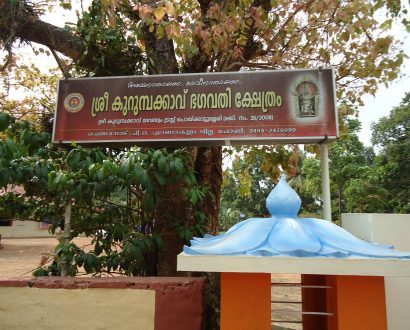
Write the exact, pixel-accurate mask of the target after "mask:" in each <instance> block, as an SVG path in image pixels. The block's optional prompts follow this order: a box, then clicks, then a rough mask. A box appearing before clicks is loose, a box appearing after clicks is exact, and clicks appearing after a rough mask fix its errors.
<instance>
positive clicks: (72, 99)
mask: <svg viewBox="0 0 410 330" xmlns="http://www.w3.org/2000/svg"><path fill="white" fill-rule="evenodd" d="M83 106H84V97H83V96H82V95H81V94H80V93H71V94H68V95H67V97H66V98H65V100H64V108H65V109H66V110H67V111H68V112H72V113H75V112H78V111H80V110H81V109H82V108H83Z"/></svg>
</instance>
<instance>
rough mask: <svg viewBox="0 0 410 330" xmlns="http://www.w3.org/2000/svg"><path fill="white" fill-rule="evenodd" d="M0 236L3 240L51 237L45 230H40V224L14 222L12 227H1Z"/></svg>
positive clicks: (34, 222)
mask: <svg viewBox="0 0 410 330" xmlns="http://www.w3.org/2000/svg"><path fill="white" fill-rule="evenodd" d="M0 235H1V236H2V237H3V238H11V237H13V238H22V237H53V236H55V235H52V234H50V233H49V232H48V230H47V229H40V222H36V221H28V220H27V221H19V220H14V221H13V225H12V226H8V227H6V226H4V227H3V226H1V227H0Z"/></svg>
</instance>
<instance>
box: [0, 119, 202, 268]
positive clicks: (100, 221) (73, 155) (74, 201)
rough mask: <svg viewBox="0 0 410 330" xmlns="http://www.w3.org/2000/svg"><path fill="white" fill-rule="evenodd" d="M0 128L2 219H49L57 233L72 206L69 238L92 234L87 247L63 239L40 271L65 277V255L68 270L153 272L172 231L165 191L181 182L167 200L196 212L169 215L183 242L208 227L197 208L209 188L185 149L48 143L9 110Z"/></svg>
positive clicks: (46, 137) (46, 139) (48, 141)
mask: <svg viewBox="0 0 410 330" xmlns="http://www.w3.org/2000/svg"><path fill="white" fill-rule="evenodd" d="M0 131H1V132H2V139H1V141H0V187H1V188H3V189H4V190H5V191H6V192H5V193H4V194H3V195H1V196H0V205H1V206H2V207H1V208H0V212H1V213H0V217H2V218H17V219H18V218H21V219H33V220H37V221H45V220H47V221H48V222H50V223H51V230H52V231H55V230H57V229H59V228H64V212H65V207H66V205H67V203H70V204H71V205H72V219H71V236H72V237H75V236H77V235H80V234H85V235H87V236H90V237H92V238H93V240H92V247H91V248H90V247H89V248H88V250H87V252H85V251H84V250H82V249H81V248H80V247H77V246H75V245H74V243H70V244H69V245H65V244H63V242H62V243H61V244H60V245H58V246H57V247H56V249H55V251H54V254H53V256H51V257H52V259H53V260H52V264H51V265H48V264H45V265H44V267H42V268H40V269H38V270H37V271H36V272H35V274H36V275H40V274H41V275H45V274H54V275H57V274H60V272H61V267H62V264H61V263H62V261H63V260H64V262H65V263H67V264H68V266H69V270H68V273H69V274H70V275H75V274H76V273H77V272H79V271H80V267H84V270H85V271H86V272H87V273H93V274H102V273H113V272H119V273H123V274H128V275H155V274H156V272H157V269H156V260H157V254H158V252H159V250H160V249H162V247H163V246H162V245H163V236H164V235H167V233H166V232H163V231H160V230H158V227H157V226H156V222H158V221H159V220H160V219H158V217H157V212H158V209H159V208H161V207H163V204H164V200H162V199H161V198H160V197H159V196H160V195H161V194H160V191H161V190H162V189H163V187H164V186H165V185H167V184H168V185H169V184H174V185H176V186H177V187H178V188H177V189H175V190H174V193H175V195H173V196H168V199H169V200H168V201H167V203H172V201H173V200H176V199H184V200H186V202H187V205H188V206H189V207H190V208H192V209H194V212H193V215H194V216H193V218H192V219H191V222H190V223H186V222H185V221H183V220H184V219H182V220H181V219H176V218H172V214H169V216H170V217H171V218H172V219H170V220H169V221H168V222H169V225H170V226H173V227H174V229H175V230H176V231H177V232H178V233H179V236H180V238H181V240H182V241H183V242H188V241H189V239H190V238H192V236H193V235H197V236H198V235H199V236H200V235H203V234H204V232H205V230H206V217H205V215H204V214H203V213H202V212H200V210H199V208H198V206H199V203H200V202H201V201H202V200H203V199H204V197H205V196H206V195H207V190H206V189H205V188H203V187H200V186H198V184H197V181H196V178H195V175H194V173H193V172H192V171H191V170H190V169H189V167H188V166H187V165H186V164H189V163H190V156H189V154H188V153H187V152H186V151H184V150H180V149H178V150H175V151H173V152H169V151H167V150H164V149H158V150H152V149H146V150H142V149H135V148H134V149H127V150H120V151H119V150H115V149H109V148H106V149H93V148H83V147H81V146H71V147H69V148H61V147H57V146H55V145H52V144H50V134H49V133H46V132H41V131H38V130H36V129H35V128H34V127H33V126H32V125H30V123H28V122H27V121H19V120H15V119H14V118H13V117H11V116H10V115H8V114H5V113H0ZM12 186H19V187H24V193H23V194H16V193H15V192H13V190H12V189H11V187H12ZM11 211H12V212H11ZM160 228H161V227H160ZM63 257H64V258H63Z"/></svg>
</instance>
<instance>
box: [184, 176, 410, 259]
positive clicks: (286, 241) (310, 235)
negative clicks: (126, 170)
mask: <svg viewBox="0 0 410 330" xmlns="http://www.w3.org/2000/svg"><path fill="white" fill-rule="evenodd" d="M266 206H267V209H268V210H269V212H270V214H271V217H270V218H251V219H247V220H244V221H241V222H239V223H237V224H236V225H234V226H233V227H232V228H230V229H229V230H228V231H227V232H226V233H224V234H222V235H219V236H211V235H206V236H205V237H204V238H194V239H192V240H191V246H190V247H188V246H184V252H185V254H188V255H254V256H293V257H333V258H363V257H364V258H405V259H410V252H400V251H396V250H393V249H392V247H387V246H382V245H377V244H372V243H369V242H366V241H364V240H361V239H359V238H357V237H355V236H353V235H352V234H350V233H349V232H347V231H346V230H344V229H343V228H341V227H339V226H337V225H335V224H333V223H331V222H330V221H324V220H321V219H314V218H299V217H298V216H297V214H298V212H299V209H300V206H301V200H300V198H299V196H298V194H297V193H296V192H295V191H294V190H293V189H292V188H291V187H290V186H289V185H288V183H287V182H286V179H285V178H284V177H282V178H281V179H280V180H279V182H278V184H277V185H276V186H275V188H274V189H273V190H272V191H271V193H270V194H269V196H268V198H267V200H266Z"/></svg>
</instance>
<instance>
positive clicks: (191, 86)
mask: <svg viewBox="0 0 410 330" xmlns="http://www.w3.org/2000/svg"><path fill="white" fill-rule="evenodd" d="M336 118H337V117H336V110H335V91H334V76H333V71H332V70H331V69H322V70H283V71H251V72H237V73H208V74H205V73H204V74H181V75H158V76H130V77H104V78H83V79H66V80H61V81H60V82H59V88H58V100H57V109H56V115H55V122H54V132H53V142H54V143H71V142H77V143H101V142H112V143H123V144H127V145H132V144H136V145H138V144H141V145H160V144H174V145H178V144H191V145H196V144H199V145H200V144H267V143H314V142H319V141H321V140H323V139H328V140H333V139H335V138H336V137H337V136H338V129H337V119H336Z"/></svg>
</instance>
